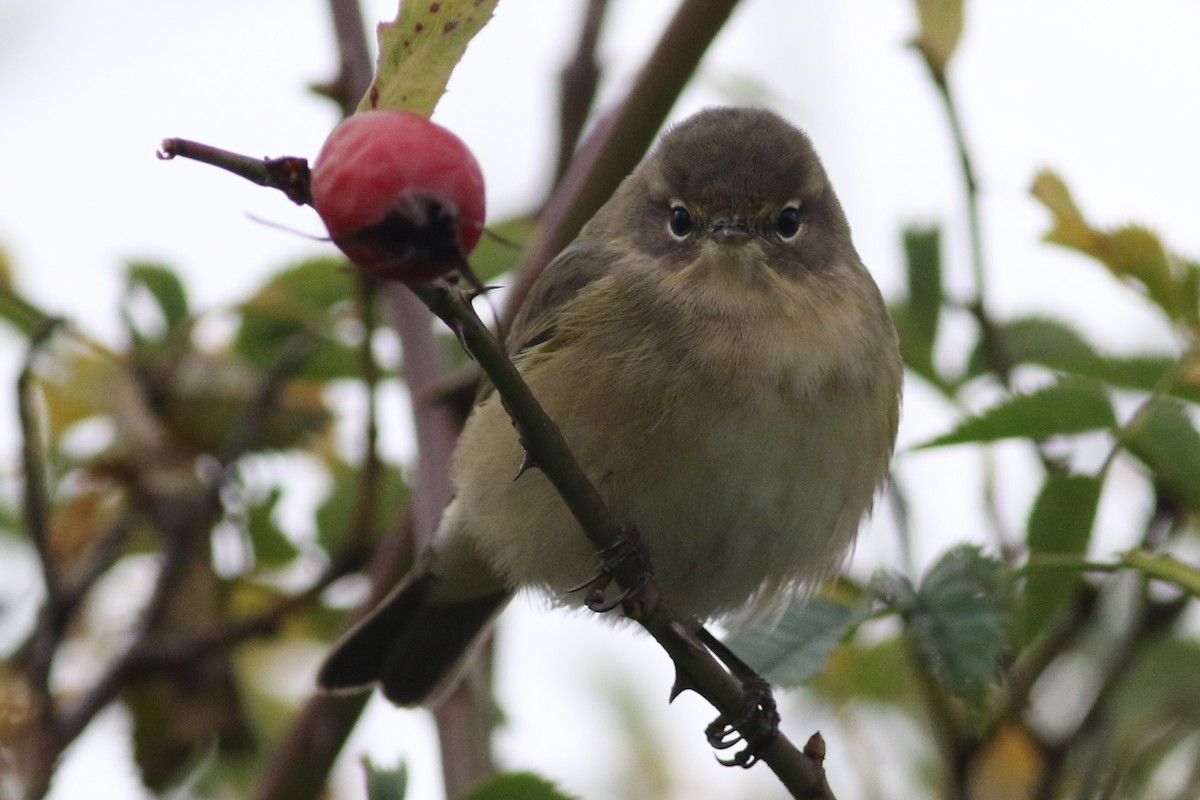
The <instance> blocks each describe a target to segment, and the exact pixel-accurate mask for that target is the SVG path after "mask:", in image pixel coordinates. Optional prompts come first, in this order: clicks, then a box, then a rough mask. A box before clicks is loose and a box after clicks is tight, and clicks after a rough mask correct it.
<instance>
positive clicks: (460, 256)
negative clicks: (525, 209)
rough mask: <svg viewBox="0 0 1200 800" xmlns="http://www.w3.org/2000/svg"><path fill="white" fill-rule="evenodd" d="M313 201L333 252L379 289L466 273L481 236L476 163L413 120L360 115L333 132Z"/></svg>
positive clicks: (426, 123) (316, 172)
mask: <svg viewBox="0 0 1200 800" xmlns="http://www.w3.org/2000/svg"><path fill="white" fill-rule="evenodd" d="M312 200H313V207H314V208H316V210H317V213H318V214H319V215H320V216H321V220H322V221H323V222H324V223H325V227H326V228H327V229H328V230H329V236H330V238H331V239H333V242H334V244H336V245H337V246H338V247H339V248H341V250H342V252H343V253H345V254H346V256H347V257H348V258H349V259H350V260H351V261H353V262H354V263H355V264H356V265H358V266H359V267H360V268H361V269H363V270H364V271H366V272H367V273H369V274H371V275H374V276H375V277H377V278H381V279H383V280H398V281H403V282H405V283H415V282H419V281H427V280H430V279H432V278H436V277H438V276H440V275H445V274H446V273H448V272H451V271H453V270H455V269H459V270H462V269H463V268H464V267H465V266H466V255H467V253H469V252H471V250H472V249H473V248H474V247H475V244H476V243H477V242H478V241H479V237H480V236H481V235H482V233H483V219H484V209H485V204H484V191H483V173H482V172H481V171H480V169H479V163H478V162H477V161H476V160H475V156H473V155H472V154H471V151H470V150H468V149H467V146H466V145H465V144H463V142H462V140H461V139H459V138H458V137H457V136H455V135H454V134H453V133H451V132H450V131H448V130H446V129H445V128H443V127H442V126H441V125H438V124H437V123H435V122H431V121H430V120H428V119H426V118H425V117H422V116H420V115H419V114H412V113H410V112H407V111H364V112H361V113H358V114H355V115H353V116H351V117H349V118H347V119H346V120H345V121H343V122H342V123H341V124H340V125H338V126H337V127H336V128H334V129H333V132H332V133H331V134H329V138H328V139H327V140H326V141H325V144H324V146H322V148H321V152H320V153H319V154H318V155H317V159H316V162H315V163H314V165H313V169H312Z"/></svg>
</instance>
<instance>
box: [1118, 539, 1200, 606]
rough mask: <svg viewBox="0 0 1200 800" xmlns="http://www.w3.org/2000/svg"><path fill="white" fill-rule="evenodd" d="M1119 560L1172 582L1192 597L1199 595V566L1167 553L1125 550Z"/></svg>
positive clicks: (1146, 573) (1151, 575) (1153, 576)
mask: <svg viewBox="0 0 1200 800" xmlns="http://www.w3.org/2000/svg"><path fill="white" fill-rule="evenodd" d="M1121 562H1122V563H1124V564H1128V565H1129V566H1131V567H1133V568H1134V569H1136V570H1138V571H1139V572H1141V573H1142V574H1143V575H1147V576H1149V577H1151V578H1157V579H1158V580H1160V581H1167V582H1168V583H1173V584H1175V585H1176V586H1178V587H1179V588H1180V589H1183V590H1184V591H1185V592H1187V593H1188V594H1190V595H1192V596H1194V597H1200V567H1197V566H1194V565H1192V564H1187V563H1185V562H1183V561H1180V560H1179V559H1178V558H1175V557H1174V556H1172V555H1170V554H1168V553H1147V552H1146V551H1144V550H1127V551H1126V552H1124V553H1122V554H1121Z"/></svg>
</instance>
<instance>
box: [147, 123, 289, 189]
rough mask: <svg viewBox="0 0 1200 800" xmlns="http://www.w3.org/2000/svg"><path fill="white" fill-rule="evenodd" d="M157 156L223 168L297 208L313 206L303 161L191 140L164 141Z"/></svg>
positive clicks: (162, 158) (163, 158) (166, 159)
mask: <svg viewBox="0 0 1200 800" xmlns="http://www.w3.org/2000/svg"><path fill="white" fill-rule="evenodd" d="M158 157H159V158H160V159H161V160H163V161H170V160H171V159H173V158H187V159H191V160H192V161H199V162H200V163H202V164H209V165H211V166H214V167H220V168H221V169H223V170H225V171H226V172H232V173H233V174H234V175H237V176H239V177H242V178H245V179H246V180H248V181H250V182H251V183H256V184H258V185H259V186H267V187H270V188H272V189H278V190H279V191H281V192H283V193H284V194H286V195H287V196H288V199H289V200H291V201H292V202H293V203H295V204H296V205H307V204H309V203H312V194H311V193H310V192H309V188H308V185H309V172H308V162H307V161H306V160H305V159H303V158H298V157H296V156H284V157H282V158H250V157H248V156H243V155H240V154H238V153H233V152H230V151H229V150H222V149H221V148H219V147H213V146H211V145H207V144H201V143H199V142H193V141H191V140H189V139H163V140H162V144H161V145H160V146H159V148H158Z"/></svg>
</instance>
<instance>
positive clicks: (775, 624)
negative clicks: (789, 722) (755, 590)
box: [725, 597, 863, 689]
mask: <svg viewBox="0 0 1200 800" xmlns="http://www.w3.org/2000/svg"><path fill="white" fill-rule="evenodd" d="M862 619H863V612H862V611H861V610H858V609H855V608H853V607H851V606H849V605H847V604H845V603H840V602H838V601H836V600H833V599H830V598H827V597H813V598H811V599H809V600H808V601H806V602H804V603H803V604H802V605H798V606H796V607H795V608H789V609H788V610H787V611H786V612H785V613H784V614H783V615H782V616H781V617H780V618H779V619H778V620H774V619H771V620H767V621H764V622H762V623H760V624H757V625H752V626H748V627H744V628H740V629H739V630H738V631H736V632H735V633H734V634H733V635H732V636H730V637H729V638H728V639H727V640H726V642H725V644H726V645H727V646H728V647H729V648H730V649H731V650H733V651H734V652H735V653H737V654H738V656H739V657H740V658H741V659H742V660H743V661H745V662H746V663H747V664H749V665H750V666H752V667H754V669H755V671H756V672H758V673H759V674H760V675H762V676H763V677H765V678H767V679H768V680H769V681H771V683H773V684H775V685H776V686H780V687H782V688H785V689H789V688H792V687H795V686H800V685H801V684H803V683H804V682H805V681H807V680H808V679H809V678H810V677H812V676H813V675H814V674H816V673H817V672H820V671H821V669H822V668H823V667H824V666H825V661H826V660H827V659H828V658H829V654H830V653H831V652H833V649H834V648H835V647H837V646H838V644H839V643H840V642H841V641H842V639H843V638H845V636H846V634H847V633H849V632H850V631H851V630H852V629H853V628H854V627H855V626H857V625H858V624H859V623H860V622H861V621H862Z"/></svg>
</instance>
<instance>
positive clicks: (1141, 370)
mask: <svg viewBox="0 0 1200 800" xmlns="http://www.w3.org/2000/svg"><path fill="white" fill-rule="evenodd" d="M997 335H998V336H1000V337H1001V338H1002V341H1003V342H1004V349H1005V354H1006V355H1007V356H1008V357H1009V358H1010V359H1012V361H1013V363H1014V364H1037V365H1039V366H1043V367H1047V368H1049V369H1053V370H1057V371H1060V372H1065V373H1068V374H1071V375H1076V376H1078V377H1082V378H1092V379H1094V380H1098V381H1101V382H1103V383H1106V384H1109V385H1110V386H1114V387H1119V388H1123V389H1139V390H1142V391H1147V392H1149V391H1153V390H1154V389H1155V388H1156V387H1157V386H1158V384H1159V383H1160V381H1161V380H1162V377H1163V375H1164V374H1165V373H1166V372H1167V370H1169V369H1172V368H1173V367H1174V365H1175V359H1174V358H1172V357H1170V356H1166V355H1140V356H1127V357H1121V358H1114V357H1111V356H1105V355H1101V354H1099V353H1097V352H1096V351H1095V350H1093V349H1092V346H1091V345H1090V344H1088V343H1087V341H1086V340H1085V339H1084V338H1083V336H1081V335H1080V334H1079V333H1078V332H1077V331H1076V330H1074V329H1073V328H1072V327H1071V326H1069V325H1067V324H1066V323H1064V322H1060V321H1058V320H1054V319H1048V318H1045V317H1019V318H1017V319H1014V320H1011V321H1009V322H1006V323H1003V324H1002V325H999V326H998V327H997ZM985 368H986V364H985V361H984V358H983V356H982V354H981V353H980V351H979V350H978V349H976V351H975V352H974V353H972V355H971V357H970V359H969V360H968V363H967V370H966V374H965V375H964V379H967V378H972V377H976V376H978V375H980V374H982V373H983V372H984V371H985ZM1171 394H1173V395H1176V396H1179V397H1183V398H1186V399H1188V400H1192V401H1200V373H1196V372H1193V373H1184V374H1182V375H1180V376H1179V379H1178V380H1177V381H1176V382H1175V384H1174V386H1172V389H1171Z"/></svg>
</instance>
